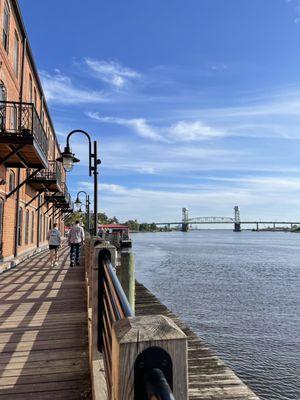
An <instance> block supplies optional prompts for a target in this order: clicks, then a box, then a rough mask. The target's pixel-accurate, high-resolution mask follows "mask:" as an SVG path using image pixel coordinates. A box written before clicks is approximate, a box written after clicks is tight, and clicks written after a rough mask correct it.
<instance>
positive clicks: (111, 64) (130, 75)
mask: <svg viewBox="0 0 300 400" xmlns="http://www.w3.org/2000/svg"><path fill="white" fill-rule="evenodd" d="M84 61H85V63H86V65H87V66H88V67H89V68H90V69H91V70H92V71H93V72H94V73H95V74H96V76H97V77H98V78H99V79H101V80H102V81H103V82H106V83H108V84H110V85H111V86H112V87H114V88H116V89H120V88H123V87H124V86H125V85H126V84H128V83H129V82H131V81H133V80H136V79H138V78H140V76H141V75H140V74H139V73H138V72H136V71H134V70H133V69H130V68H127V67H124V66H122V65H121V64H119V63H118V62H116V61H101V60H94V59H91V58H85V59H84Z"/></svg>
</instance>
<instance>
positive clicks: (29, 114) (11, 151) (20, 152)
mask: <svg viewBox="0 0 300 400" xmlns="http://www.w3.org/2000/svg"><path fill="white" fill-rule="evenodd" d="M0 155H1V159H0V164H5V165H6V166H7V167H12V168H13V167H18V168H47V167H48V156H47V155H48V138H47V135H46V132H45V130H44V128H43V125H42V123H41V120H40V118H39V116H38V113H37V111H36V109H35V107H34V104H33V103H20V102H15V101H0Z"/></svg>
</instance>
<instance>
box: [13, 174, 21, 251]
mask: <svg viewBox="0 0 300 400" xmlns="http://www.w3.org/2000/svg"><path fill="white" fill-rule="evenodd" d="M17 171H18V172H17V176H18V178H17V187H19V185H20V178H21V172H20V168H18V169H17ZM19 207H20V191H19V190H17V199H16V210H15V212H16V224H15V241H14V256H15V257H17V255H18V228H19V223H20V221H19Z"/></svg>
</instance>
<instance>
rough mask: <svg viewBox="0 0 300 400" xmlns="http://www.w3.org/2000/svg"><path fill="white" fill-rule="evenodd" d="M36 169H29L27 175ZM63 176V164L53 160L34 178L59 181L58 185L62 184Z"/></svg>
mask: <svg viewBox="0 0 300 400" xmlns="http://www.w3.org/2000/svg"><path fill="white" fill-rule="evenodd" d="M33 171H34V169H32V168H28V169H27V176H29V175H30V174H32V172H33ZM61 178H62V167H61V164H60V163H58V162H57V161H54V160H51V161H48V168H46V169H42V170H41V171H39V172H38V173H37V174H35V175H34V177H33V178H32V180H46V181H57V184H58V186H60V187H61V186H62V182H61Z"/></svg>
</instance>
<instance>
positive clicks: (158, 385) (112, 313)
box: [98, 252, 175, 400]
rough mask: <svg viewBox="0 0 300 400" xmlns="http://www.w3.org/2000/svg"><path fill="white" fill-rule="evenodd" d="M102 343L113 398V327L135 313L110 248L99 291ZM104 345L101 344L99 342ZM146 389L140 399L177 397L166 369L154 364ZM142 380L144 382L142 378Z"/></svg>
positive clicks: (102, 266) (104, 257) (104, 259)
mask: <svg viewBox="0 0 300 400" xmlns="http://www.w3.org/2000/svg"><path fill="white" fill-rule="evenodd" d="M98 295H99V298H98V307H99V309H98V311H99V317H98V318H99V320H98V328H100V329H99V332H98V334H99V336H98V347H99V350H101V351H102V353H103V358H104V366H105V372H106V379H107V389H108V392H109V398H110V396H111V390H112V362H113V360H112V329H113V324H114V323H115V322H117V321H120V320H122V319H125V318H128V317H134V313H133V311H132V309H131V306H130V304H129V302H128V299H127V297H126V295H125V293H124V290H123V288H122V286H121V284H120V282H119V279H118V277H117V275H116V273H115V271H114V268H113V266H112V264H111V262H110V259H109V257H108V255H107V253H106V252H104V253H103V254H101V252H100V254H99V291H98ZM99 345H100V346H99ZM142 381H143V384H144V389H143V390H144V392H145V393H147V397H145V398H144V399H139V400H175V398H174V396H173V394H172V390H171V388H170V386H169V384H168V382H167V379H166V377H165V375H164V373H163V371H162V370H160V369H158V368H153V369H151V370H149V371H147V372H146V375H145V377H144V380H143V379H142ZM141 383H142V382H141Z"/></svg>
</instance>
